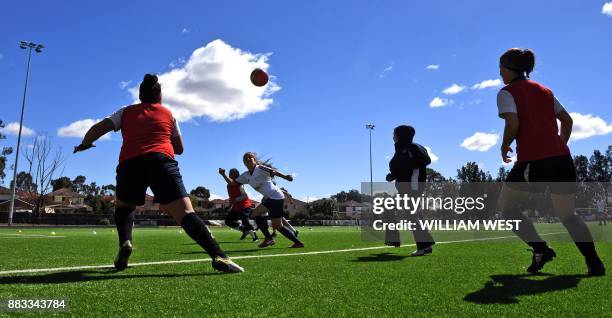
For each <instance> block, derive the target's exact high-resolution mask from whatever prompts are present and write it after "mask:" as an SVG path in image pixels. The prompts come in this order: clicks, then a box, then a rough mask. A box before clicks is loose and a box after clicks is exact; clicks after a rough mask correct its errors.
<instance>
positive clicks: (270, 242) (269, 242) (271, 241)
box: [258, 239, 276, 248]
mask: <svg viewBox="0 0 612 318" xmlns="http://www.w3.org/2000/svg"><path fill="white" fill-rule="evenodd" d="M274 244H276V241H274V239H264V241H263V242H261V244H259V245H258V246H259V248H264V247H268V246H272V245H274Z"/></svg>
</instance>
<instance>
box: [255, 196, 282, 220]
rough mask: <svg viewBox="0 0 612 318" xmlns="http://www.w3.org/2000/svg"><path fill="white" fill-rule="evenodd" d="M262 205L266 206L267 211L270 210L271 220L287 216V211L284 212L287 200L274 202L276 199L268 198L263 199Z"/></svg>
mask: <svg viewBox="0 0 612 318" xmlns="http://www.w3.org/2000/svg"><path fill="white" fill-rule="evenodd" d="M261 204H262V205H263V206H265V207H266V209H268V212H269V213H270V214H269V215H270V218H271V219H277V218H282V217H284V216H285V211H284V205H285V199H280V200H274V199H268V198H266V199H263V201H261Z"/></svg>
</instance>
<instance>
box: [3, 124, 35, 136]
mask: <svg viewBox="0 0 612 318" xmlns="http://www.w3.org/2000/svg"><path fill="white" fill-rule="evenodd" d="M0 133H2V134H5V135H15V136H17V135H18V134H19V123H18V122H12V123H8V124H7V125H6V126H4V128H0ZM34 134H36V132H35V131H34V130H33V129H30V128H28V127H26V126H25V125H23V127H22V129H21V135H22V136H32V135H34Z"/></svg>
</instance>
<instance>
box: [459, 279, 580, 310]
mask: <svg viewBox="0 0 612 318" xmlns="http://www.w3.org/2000/svg"><path fill="white" fill-rule="evenodd" d="M542 276H545V277H546V278H544V279H530V278H537V277H542ZM585 277H587V276H586V275H558V276H555V275H552V274H536V275H533V274H521V275H493V276H491V280H489V281H488V282H486V283H485V285H484V287H483V288H482V289H480V290H478V291H475V292H473V293H469V294H467V295H466V296H465V297H464V298H463V300H464V301H469V302H473V303H478V304H516V303H518V302H519V300H518V299H517V297H518V296H529V295H538V294H543V293H548V292H553V291H559V290H566V289H570V288H575V287H576V286H578V283H579V282H580V280H581V279H582V278H585Z"/></svg>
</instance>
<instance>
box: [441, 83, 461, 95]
mask: <svg viewBox="0 0 612 318" xmlns="http://www.w3.org/2000/svg"><path fill="white" fill-rule="evenodd" d="M464 89H465V86H462V85H457V84H453V85H451V86H449V87H447V88H445V89H444V90H443V91H442V93H444V94H446V95H455V94H459V93H461V92H462V91H463V90H464Z"/></svg>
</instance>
